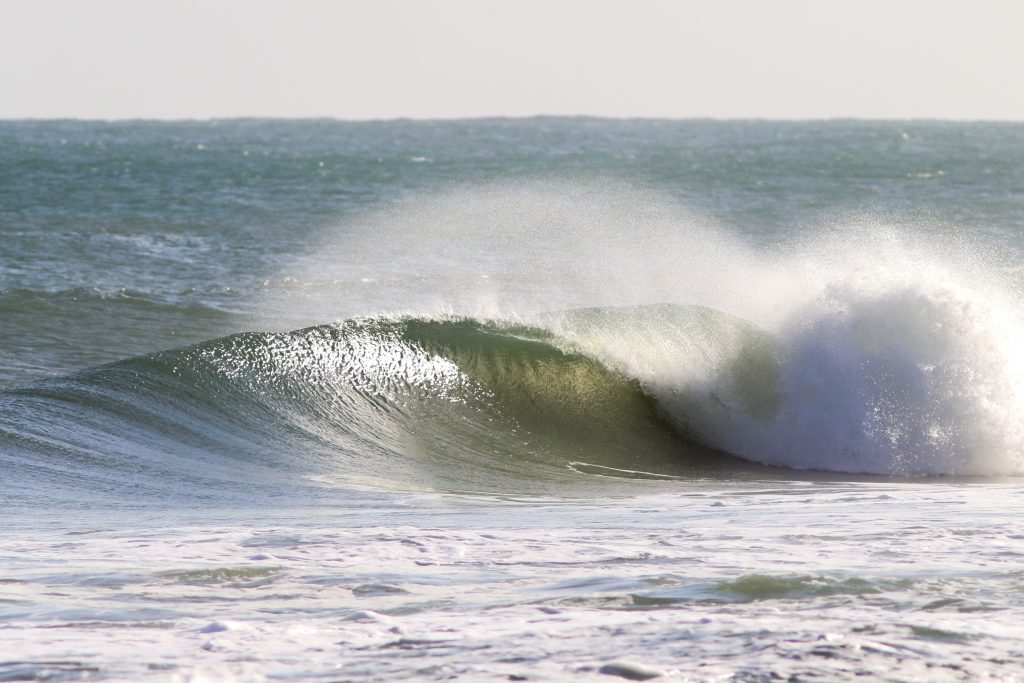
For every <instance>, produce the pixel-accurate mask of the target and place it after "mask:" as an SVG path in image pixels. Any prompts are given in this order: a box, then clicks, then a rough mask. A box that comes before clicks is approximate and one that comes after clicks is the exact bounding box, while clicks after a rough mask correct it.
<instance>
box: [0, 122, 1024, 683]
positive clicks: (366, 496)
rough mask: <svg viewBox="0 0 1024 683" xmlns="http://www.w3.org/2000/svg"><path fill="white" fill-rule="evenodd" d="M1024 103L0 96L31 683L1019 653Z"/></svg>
mask: <svg viewBox="0 0 1024 683" xmlns="http://www.w3.org/2000/svg"><path fill="white" fill-rule="evenodd" d="M1022 263H1024V124H1020V123H996V122H948V121H857V120H837V121H806V122H771V121H711V120H707V121H703V120H692V121H669V120H611V119H598V118H557V117H539V118H531V119H476V120H460V121H407V120H396V121H381V122H343V121H334V120H263V119H238V120H214V121H180V122H156V121H115V122H99V121H4V122H0V472H2V475H3V486H2V488H0V510H2V512H0V521H2V523H0V681H21V680H40V681H73V680H104V681H307V680H316V681H396V680H422V681H449V680H463V681H509V680H526V681H614V680H649V679H652V680H653V679H664V680H684V681H723V682H725V681H729V682H732V681H735V682H750V683H753V682H761V681H764V682H767V681H775V680H788V681H794V682H795V681H848V680H887V681H1001V682H1009V681H1020V680H1024V673H1022V672H1024V526H1022V525H1021V522H1020V518H1021V513H1022V512H1024V478H1022V476H1024V305H1022V303H1021V301H1022V298H1021V294H1022V285H1024V267H1022V265H1021V264H1022Z"/></svg>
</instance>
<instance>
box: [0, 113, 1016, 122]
mask: <svg viewBox="0 0 1024 683" xmlns="http://www.w3.org/2000/svg"><path fill="white" fill-rule="evenodd" d="M537 119H584V120H604V121H651V122H660V121H663V122H718V123H733V122H734V123H743V122H748V123H751V122H765V123H829V122H843V121H858V122H870V123H886V122H890V123H897V122H900V123H911V122H922V123H926V122H935V123H939V122H941V123H1024V118H1021V119H1012V118H997V117H992V118H988V117H941V116H910V117H889V116H845V115H843V116H807V117H796V116H794V117H784V116H679V117H673V116H645V115H629V116H612V115H602V114H522V115H503V114H484V115H479V116H423V117H420V116H380V117H352V118H346V117H342V116H333V115H326V116H315V115H311V116H288V115H285V116H281V115H261V114H240V115H227V116H168V117H163V116H113V117H93V116H89V117H78V116H4V115H2V114H0V123H58V122H72V121H74V122H79V123H216V122H230V121H295V122H300V121H335V122H338V123H399V122H414V123H458V122H468V121H529V120H537Z"/></svg>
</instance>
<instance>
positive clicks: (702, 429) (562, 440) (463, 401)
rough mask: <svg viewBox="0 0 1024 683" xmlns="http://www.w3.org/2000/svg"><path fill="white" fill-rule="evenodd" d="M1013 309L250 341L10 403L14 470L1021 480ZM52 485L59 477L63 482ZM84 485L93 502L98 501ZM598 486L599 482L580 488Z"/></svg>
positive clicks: (881, 306)
mask: <svg viewBox="0 0 1024 683" xmlns="http://www.w3.org/2000/svg"><path fill="white" fill-rule="evenodd" d="M997 330H998V325H997V324H996V321H994V320H993V319H992V318H991V315H990V314H989V313H988V312H986V311H984V310H981V309H979V308H978V307H976V306H972V305H969V304H968V303H965V302H964V301H963V300H961V299H958V298H956V297H955V296H954V294H953V293H952V292H950V291H944V290H934V291H922V290H920V289H916V290H915V289H903V290H896V291H888V292H886V293H885V294H884V295H875V296H866V295H864V294H863V292H861V293H859V294H854V293H851V292H849V291H838V290H837V291H834V292H832V293H831V296H830V298H829V299H828V300H827V301H823V302H821V303H820V305H818V306H817V307H812V308H808V309H806V310H803V311H801V312H800V313H799V315H797V316H796V317H794V318H793V319H792V320H791V321H790V322H789V323H788V324H787V325H786V326H785V327H784V328H783V330H782V331H781V332H780V333H778V334H773V333H769V332H767V331H765V330H763V329H760V328H758V327H756V326H754V325H753V324H751V323H748V322H745V321H743V320H741V319H739V318H736V317H734V316H730V315H726V314H723V313H721V312H718V311H715V310H712V309H709V308H705V307H701V306H679V305H667V304H666V305H656V306H638V307H613V308H596V309H581V310H574V311H569V312H566V313H561V314H546V315H543V316H539V317H538V318H537V320H536V322H535V324H534V325H531V326H525V325H513V324H509V323H497V322H483V321H478V320H472V319H451V320H430V319H423V318H405V319H397V320H396V319H386V318H377V319H360V320H352V321H348V322H344V323H339V324H334V325H321V326H316V327H312V328H306V329H302V330H298V331H295V332H289V333H275V334H270V333H245V334H237V335H233V336H229V337H225V338H222V339H217V340H213V341H210V342H205V343H202V344H199V345H196V346H192V347H185V348H181V349H177V350H172V351H166V352H162V353H158V354H154V355H150V356H145V357H140V358H136V359H131V360H126V361H120V362H117V363H113V364H110V365H106V366H101V367H98V368H95V369H92V370H88V371H85V372H81V373H78V374H75V375H71V376H68V377H64V378H59V379H54V380H46V381H40V382H36V383H32V384H28V385H24V386H22V387H18V388H14V389H8V390H6V391H4V392H3V393H2V394H0V413H2V415H3V417H4V419H3V425H4V426H3V427H2V428H0V429H2V431H0V438H2V440H3V443H4V444H6V446H5V448H4V449H3V451H4V453H5V458H7V459H8V460H9V461H12V462H10V465H11V467H10V468H9V471H10V472H12V476H13V479H14V480H15V482H16V481H17V479H18V473H21V474H22V475H24V476H27V477H28V479H29V480H32V481H35V482H36V483H37V484H38V482H39V481H40V480H41V481H44V482H46V487H47V488H48V489H50V490H52V489H53V488H56V489H60V490H64V489H67V490H69V491H75V492H76V493H75V495H77V496H79V497H83V496H84V497H85V499H88V498H89V496H97V495H102V493H101V492H103V491H112V490H124V489H126V488H127V489H129V490H131V491H132V492H134V493H135V494H139V495H145V496H147V497H154V496H156V497H160V496H171V497H174V498H180V497H182V496H185V497H194V496H216V497H223V496H224V495H231V494H232V493H234V494H237V495H239V496H241V497H251V495H252V492H253V491H254V490H257V491H259V492H261V495H264V496H294V495H296V491H295V487H296V486H301V487H312V488H313V489H316V488H317V487H322V488H325V489H331V488H332V487H336V485H338V484H346V485H349V486H352V485H354V486H357V487H369V488H373V489H386V490H445V491H497V492H505V493H507V492H511V491H516V492H521V493H551V492H558V493H562V494H564V493H565V492H566V490H567V485H569V484H570V483H572V484H573V485H574V486H584V487H585V486H586V485H587V482H590V483H594V482H599V481H600V480H603V479H607V478H615V479H629V478H643V479H647V480H650V479H667V478H675V477H680V476H682V477H695V476H717V477H736V476H749V475H751V474H757V475H758V476H766V475H767V474H768V471H767V470H757V468H756V467H755V466H754V465H743V464H742V461H738V460H736V459H734V458H731V457H729V455H728V454H732V455H736V456H740V457H742V458H745V459H746V460H748V461H752V462H758V463H764V464H768V465H776V466H785V467H791V468H798V469H818V470H831V471H837V472H854V473H875V474H890V475H902V476H907V475H936V474H942V475H949V474H953V475H994V474H1018V473H1020V471H1021V463H1020V458H1019V453H1020V452H1021V448H1020V446H1021V444H1020V438H1021V436H1020V435H1021V412H1020V411H1019V410H1017V411H1016V412H1015V411H1014V410H1013V408H1014V407H1015V406H1017V405H1019V404H1018V403H1017V401H1019V396H1018V387H1019V386H1020V385H1019V384H1017V383H1016V382H1015V381H1014V377H1015V375H1014V374H1013V373H1012V372H1008V371H1007V370H1008V367H1009V366H1008V365H1007V363H1008V359H1007V358H1006V357H1005V356H1004V355H1002V354H1004V352H1005V351H1006V350H1007V349H1006V344H1005V340H1003V339H1002V338H1000V337H999V336H998V335H997V334H996V331H997ZM40 478H41V479H40ZM83 480H84V481H87V482H89V485H88V486H82V483H83ZM568 490H578V489H568Z"/></svg>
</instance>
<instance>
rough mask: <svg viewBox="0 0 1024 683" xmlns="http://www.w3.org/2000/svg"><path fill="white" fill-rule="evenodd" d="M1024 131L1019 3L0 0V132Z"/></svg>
mask: <svg viewBox="0 0 1024 683" xmlns="http://www.w3.org/2000/svg"><path fill="white" fill-rule="evenodd" d="M533 114H593V115H604V116H659V117H692V116H713V117H772V118H812V117H836V116H856V117H874V118H877V117H886V118H903V117H937V118H996V119H1017V120H1024V1H1022V0H974V1H973V2H968V0H958V1H955V2H954V1H951V0H855V1H854V0H850V1H846V0H843V1H840V0H815V1H812V0H760V1H759V0H677V1H675V2H669V1H658V0H630V1H628V2H611V1H607V0H589V1H585V0H562V1H559V0H543V1H541V0H515V1H507V0H434V1H429V0H418V1H416V0H366V1H363V2H355V1H341V0H339V1H336V2H328V1H326V0H289V1H288V2H285V1H283V0H282V1H280V2H269V1H261V0H244V1H243V0H222V1H218V0H203V1H198V0H173V1H171V0H89V1H85V0H64V1H61V0H0V117H3V118H17V117H78V118H125V117H156V118H183V117H188V118H206V117H221V116H334V117H340V118H357V119H363V118H392V117H400V116H406V117H417V118H424V117H464V116H489V115H504V116H523V115H533Z"/></svg>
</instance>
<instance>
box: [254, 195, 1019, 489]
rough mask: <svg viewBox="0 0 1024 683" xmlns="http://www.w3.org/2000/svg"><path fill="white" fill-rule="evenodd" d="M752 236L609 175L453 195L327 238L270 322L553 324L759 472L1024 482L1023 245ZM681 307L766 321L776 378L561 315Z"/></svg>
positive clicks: (813, 234)
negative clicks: (1002, 477) (759, 466)
mask: <svg viewBox="0 0 1024 683" xmlns="http://www.w3.org/2000/svg"><path fill="white" fill-rule="evenodd" d="M746 228H747V229H746V230H745V234H743V232H744V231H740V230H739V229H736V228H726V227H723V226H717V225H715V223H714V221H712V220H710V219H708V218H707V217H702V216H700V215H699V214H697V213H696V212H694V211H692V210H689V209H686V208H684V207H682V206H680V205H679V203H678V202H676V201H673V200H669V199H666V198H665V197H664V196H661V195H658V194H657V193H654V192H650V191H647V190H645V189H642V188H637V187H629V186H628V185H623V184H622V183H617V182H616V181H612V180H607V179H600V180H588V181H581V182H549V181H543V182H542V181H538V182H534V183H519V184H516V185H508V184H492V185H485V186H479V187H472V188H461V189H457V190H445V191H438V192H437V193H436V194H434V195H432V196H429V197H413V198H410V199H409V200H408V201H406V202H404V203H403V204H402V205H400V206H398V207H393V208H391V209H388V210H385V211H381V212H379V213H376V214H372V215H368V216H366V217H365V218H363V219H362V220H358V221H354V222H349V223H347V224H345V225H344V226H340V227H339V228H338V229H336V230H328V231H325V233H324V236H323V237H322V239H321V240H320V242H319V243H318V244H316V245H315V249H314V250H313V251H312V252H311V254H310V256H309V257H308V258H307V259H305V260H303V261H301V262H296V264H295V265H294V267H293V268H292V269H290V270H289V271H288V272H287V274H284V276H285V277H287V278H290V281H291V283H292V286H291V287H290V288H289V291H288V292H287V294H285V295H281V294H280V292H276V291H273V288H271V290H270V291H268V297H267V299H266V301H265V303H264V306H263V310H264V311H265V312H266V315H265V318H266V321H267V324H268V326H274V325H278V326H280V325H282V324H283V325H286V326H287V325H293V324H294V323H296V322H299V321H301V322H309V323H312V322H323V321H325V320H331V319H338V318H343V317H348V316H350V315H353V314H381V313H388V314H395V313H403V314H405V313H413V314H417V315H425V316H428V317H429V316H437V315H449V316H450V315H456V316H459V315H465V316H474V317H477V318H492V319H501V320H506V321H519V322H525V323H530V324H541V325H546V326H548V328H549V329H551V330H553V331H555V332H556V333H557V334H558V335H560V336H563V337H564V338H565V339H566V340H568V341H569V342H571V343H573V344H575V345H577V346H578V348H579V349H581V350H583V352H585V353H587V354H590V355H592V356H593V357H596V358H598V359H600V360H601V361H602V362H604V363H606V364H607V365H609V366H610V367H612V368H614V369H615V370H616V371H618V372H621V373H623V374H624V375H626V376H628V377H631V378H636V379H638V380H639V381H641V382H642V384H643V385H644V387H645V388H646V390H648V391H650V392H651V393H652V394H653V395H654V396H656V397H657V398H658V400H659V403H660V405H661V406H662V410H663V411H664V413H665V415H666V416H667V417H668V418H669V419H670V420H672V421H673V422H674V423H675V424H677V425H678V426H679V427H680V428H682V429H684V430H687V431H688V432H690V433H694V434H696V435H698V436H699V438H700V440H701V441H703V442H704V443H706V444H708V445H710V446H712V447H715V448H718V449H722V450H724V451H727V452H730V453H734V454H737V455H741V456H743V457H745V458H749V459H751V460H755V461H758V462H764V463H770V464H775V465H784V466H787V467H797V468H808V469H825V470H833V471H843V472H869V473H877V474H895V475H936V474H957V475H959V474H977V475H990V474H1016V473H1020V472H1021V471H1022V467H1024V465H1022V455H1024V399H1022V396H1021V389H1020V387H1024V382H1022V380H1024V362H1022V355H1024V354H1022V351H1024V323H1022V317H1021V310H1020V306H1019V305H1018V303H1017V301H1018V297H1017V293H1018V292H1019V291H1020V282H1019V277H1018V274H1017V273H1015V272H1014V271H1013V270H1012V268H1010V267H1009V266H1008V264H1011V263H1012V261H1013V256H1014V255H1013V254H1008V253H1006V250H1005V248H1004V249H1001V250H994V249H991V248H988V247H986V245H985V244H984V243H983V242H982V241H981V240H979V239H975V238H972V237H969V236H967V235H966V234H965V232H964V230H963V228H957V227H956V226H942V225H934V224H928V223H907V222H906V221H902V222H900V221H896V220H890V221H885V220H881V219H879V218H873V217H850V216H846V217H842V218H841V219H829V220H823V221H822V224H821V225H815V226H794V227H793V230H792V233H791V234H790V235H787V236H784V238H783V239H779V238H778V235H777V234H776V236H775V238H774V239H773V240H772V241H769V240H768V239H766V238H765V237H763V236H760V235H758V234H757V230H756V226H746ZM665 303H667V304H679V305H687V306H700V307H704V308H706V309H709V310H712V311H717V312H719V313H722V314H725V315H728V316H733V317H735V318H737V319H739V320H742V321H747V323H749V324H750V325H752V326H754V327H756V328H758V329H760V330H761V331H763V333H764V334H765V335H767V337H768V338H771V339H772V340H773V341H772V343H771V347H772V351H771V353H772V355H773V358H774V361H773V362H774V363H775V364H776V367H777V371H776V372H777V375H776V376H774V377H773V378H771V379H766V376H765V375H764V371H762V370H758V369H757V368H758V367H759V366H758V364H757V363H752V362H748V363H747V365H744V361H742V359H741V360H740V361H736V359H735V354H736V352H737V349H738V348H739V347H737V343H736V341H735V338H734V337H735V334H734V333H736V334H739V333H737V332H736V330H733V332H728V331H725V330H724V329H722V328H716V334H717V335H718V336H717V338H714V339H712V338H707V335H706V334H705V337H704V338H702V337H701V336H700V335H698V336H693V335H692V334H689V336H687V334H684V333H683V332H681V330H680V329H679V327H678V324H677V323H675V322H668V321H666V319H664V318H662V317H659V316H657V315H652V316H651V317H650V318H649V319H646V320H645V319H642V317H641V318H639V319H636V320H634V321H633V322H632V324H631V325H628V326H623V325H613V326H609V327H605V328H603V329H595V328H594V326H593V325H590V327H589V328H588V330H587V332H586V333H583V332H581V330H580V328H579V326H578V325H576V324H575V323H565V321H564V320H563V321H562V322H559V319H558V315H557V314H555V315H552V313H553V312H558V311H566V310H575V309H579V308H581V307H609V306H645V305H650V304H665ZM650 313H651V312H650V311H648V314H649V315H650ZM570 317H571V316H570ZM575 320H578V318H576V319H575ZM736 329H739V328H736ZM691 332H692V330H691ZM744 334H745V333H744ZM741 336H742V335H741ZM701 339H703V341H701ZM730 358H731V359H732V360H728V359H730ZM748 360H749V359H748ZM762 365H763V364H762ZM744 372H746V373H747V374H748V375H749V376H748V377H745V378H744V377H740V379H737V377H738V375H737V373H740V375H742V373H744ZM773 382H774V384H773ZM744 387H746V388H744ZM751 392H754V394H757V395H756V396H755V395H753V394H751ZM769 404H771V405H769Z"/></svg>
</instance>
